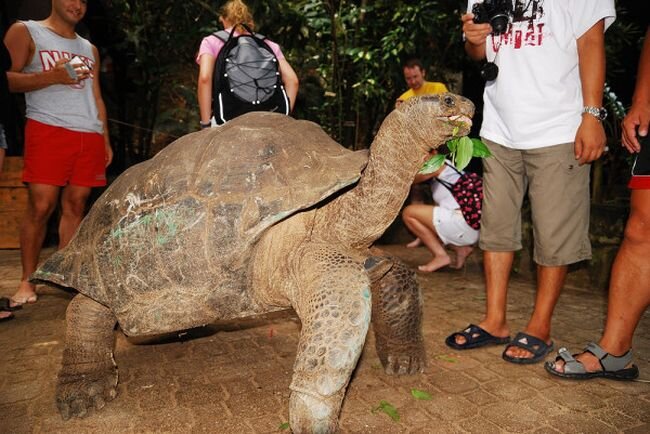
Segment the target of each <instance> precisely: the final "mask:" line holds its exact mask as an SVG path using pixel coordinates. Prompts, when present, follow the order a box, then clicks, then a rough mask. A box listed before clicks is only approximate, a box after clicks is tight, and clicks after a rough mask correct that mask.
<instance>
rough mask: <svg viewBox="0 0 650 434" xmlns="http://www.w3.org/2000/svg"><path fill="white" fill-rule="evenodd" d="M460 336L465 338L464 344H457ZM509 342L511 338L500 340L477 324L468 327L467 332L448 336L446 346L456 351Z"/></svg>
mask: <svg viewBox="0 0 650 434" xmlns="http://www.w3.org/2000/svg"><path fill="white" fill-rule="evenodd" d="M458 336H462V337H464V338H465V343H464V344H459V343H457V342H456V337H458ZM508 342H510V336H506V337H505V338H500V337H497V336H494V335H491V334H490V333H488V332H486V331H485V330H484V329H482V328H481V327H479V326H477V325H475V324H470V325H468V326H467V328H465V330H462V331H460V332H456V333H452V334H451V335H449V336H447V339H445V344H447V346H448V347H451V348H453V349H455V350H470V349H472V348H480V347H485V346H488V345H503V344H507V343H508Z"/></svg>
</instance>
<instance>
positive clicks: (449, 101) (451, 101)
mask: <svg viewBox="0 0 650 434" xmlns="http://www.w3.org/2000/svg"><path fill="white" fill-rule="evenodd" d="M444 102H445V104H446V105H448V106H449V107H453V106H454V105H456V103H455V101H454V99H453V98H452V97H450V96H446V97H445V99H444Z"/></svg>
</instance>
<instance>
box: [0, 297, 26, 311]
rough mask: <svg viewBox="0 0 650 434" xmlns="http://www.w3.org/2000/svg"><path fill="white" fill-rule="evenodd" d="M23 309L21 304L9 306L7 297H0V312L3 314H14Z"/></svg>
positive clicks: (9, 302) (9, 301)
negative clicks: (3, 312) (2, 311)
mask: <svg viewBox="0 0 650 434" xmlns="http://www.w3.org/2000/svg"><path fill="white" fill-rule="evenodd" d="M22 308H23V305H22V304H17V305H15V306H12V305H11V299H9V298H7V297H0V310H4V311H5V312H15V311H17V310H20V309H22Z"/></svg>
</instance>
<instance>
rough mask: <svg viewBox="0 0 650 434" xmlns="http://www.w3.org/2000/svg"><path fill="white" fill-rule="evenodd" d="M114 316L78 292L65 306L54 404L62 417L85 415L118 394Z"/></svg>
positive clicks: (65, 418)
mask: <svg viewBox="0 0 650 434" xmlns="http://www.w3.org/2000/svg"><path fill="white" fill-rule="evenodd" d="M116 322H117V321H116V319H115V316H114V315H113V313H112V312H111V311H110V310H109V309H108V308H106V307H105V306H103V305H101V304H99V303H97V302H96V301H94V300H92V299H90V298H88V297H86V296H85V295H82V294H78V295H77V296H75V297H74V298H73V299H72V301H71V302H70V304H69V305H68V309H67V310H66V333H65V349H64V350H63V361H62V366H61V370H60V371H59V376H58V382H57V386H56V405H57V407H58V408H59V412H60V413H61V417H63V419H64V420H67V419H70V417H73V416H76V417H84V416H86V414H87V412H88V410H89V409H90V408H93V407H94V408H95V409H97V410H99V409H101V408H102V407H104V405H105V403H106V401H110V400H112V399H113V398H115V396H116V395H117V365H116V364H115V361H114V359H113V348H114V345H115V336H114V333H113V328H114V327H115V323H116Z"/></svg>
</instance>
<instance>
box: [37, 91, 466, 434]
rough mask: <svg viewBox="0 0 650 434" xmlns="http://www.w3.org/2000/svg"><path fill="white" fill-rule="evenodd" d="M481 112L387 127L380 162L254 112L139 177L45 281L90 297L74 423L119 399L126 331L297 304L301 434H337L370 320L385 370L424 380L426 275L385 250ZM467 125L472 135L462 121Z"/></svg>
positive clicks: (181, 143) (57, 260)
mask: <svg viewBox="0 0 650 434" xmlns="http://www.w3.org/2000/svg"><path fill="white" fill-rule="evenodd" d="M473 110H474V108H473V105H472V104H471V102H469V101H468V100H466V99H464V98H462V97H458V96H456V95H452V94H441V95H436V96H430V97H422V98H413V99H411V100H409V101H407V102H405V103H404V104H402V105H401V106H400V107H399V108H398V109H396V110H395V111H394V112H393V113H391V114H390V115H389V116H388V117H387V118H386V120H385V121H384V123H383V124H382V127H381V129H380V131H379V133H378V135H377V137H376V139H375V141H374V142H373V145H372V147H371V152H370V157H369V158H367V157H366V155H365V154H364V153H359V152H356V153H353V152H350V151H347V150H345V149H343V148H341V147H340V146H339V145H337V144H336V143H335V142H333V141H331V139H329V138H328V137H327V136H326V134H325V133H324V132H322V130H320V129H319V128H318V127H317V126H316V125H315V124H311V123H308V122H304V121H295V120H292V119H290V118H287V117H285V116H282V115H277V114H272V113H251V114H248V115H244V116H241V117H240V118H237V119H235V120H233V121H231V122H229V123H228V124H226V125H225V126H224V127H221V128H217V129H213V130H211V131H203V132H199V133H194V134H191V135H188V136H185V137H183V138H181V139H179V140H178V141H177V142H175V143H174V144H172V145H170V146H169V147H168V148H166V149H165V150H163V151H162V152H161V153H160V154H159V155H157V156H156V157H154V158H153V159H152V160H150V161H149V162H146V163H143V164H141V165H138V166H135V167H133V168H131V169H129V170H128V171H127V172H125V173H124V174H123V175H122V176H120V178H118V179H117V180H116V181H115V182H114V183H113V184H112V185H111V187H110V188H109V189H108V190H107V191H106V192H105V193H104V195H102V197H101V198H100V199H99V200H98V201H97V202H96V204H95V205H94V206H93V209H92V210H91V211H90V213H89V215H88V216H87V217H86V219H85V220H84V222H83V223H82V225H81V227H80V229H79V231H78V233H77V235H76V236H75V238H74V239H73V240H72V242H71V243H70V244H69V245H68V247H67V248H65V249H63V250H61V251H60V252H57V253H56V254H55V255H53V256H52V257H51V258H50V259H49V260H48V261H47V262H46V263H45V264H44V265H43V266H42V267H41V268H40V269H39V270H38V271H37V272H36V273H35V274H34V276H33V278H34V279H35V280H39V281H46V282H52V283H55V284H59V285H64V286H68V287H73V288H75V289H77V290H78V291H79V292H80V294H79V295H77V296H76V297H75V298H74V299H73V301H72V302H71V304H70V307H69V308H68V311H67V331H66V347H65V351H64V356H63V363H62V368H61V371H60V373H59V382H58V386H57V405H58V408H59V411H60V412H61V415H62V416H63V418H64V419H68V418H70V417H84V416H86V415H87V414H88V413H89V410H90V409H92V408H95V409H101V408H102V407H103V406H104V405H105V404H106V402H107V401H109V400H111V399H113V398H114V397H115V396H116V391H117V389H116V385H117V367H116V364H115V362H114V360H113V350H114V336H113V328H114V326H115V324H116V323H118V322H119V324H120V327H121V329H122V330H124V332H125V333H127V334H129V335H134V336H137V335H146V334H152V333H162V332H167V331H174V330H181V329H185V328H189V327H196V326H200V325H203V324H206V323H209V322H211V321H214V320H218V319H232V318H242V317H245V316H247V315H251V314H259V313H264V312H270V311H274V310H280V309H286V308H287V307H292V308H293V309H294V310H295V311H296V313H297V314H298V316H299V317H300V320H301V322H302V330H301V336H300V341H299V345H298V351H297V356H296V361H295V364H294V373H293V378H292V382H291V386H290V388H291V391H292V392H291V398H290V403H289V410H290V425H291V429H292V431H293V432H296V433H303V432H304V433H312V432H313V433H330V432H335V431H337V429H338V414H339V411H340V407H341V402H342V400H343V397H344V396H345V390H346V388H347V385H348V382H349V380H350V375H351V373H352V370H353V369H354V367H355V366H356V364H357V361H358V359H359V356H360V354H361V350H362V348H363V344H364V342H365V338H366V333H367V330H368V327H369V325H370V322H371V320H372V323H373V328H374V331H375V335H376V347H377V354H378V356H379V359H380V360H381V363H382V364H383V366H384V369H385V371H386V373H388V374H392V375H404V374H414V373H418V372H422V370H423V369H424V367H425V363H426V361H425V352H424V344H423V339H422V332H421V318H422V303H421V295H420V290H419V288H418V285H417V283H416V280H415V275H414V273H413V272H412V271H410V270H409V269H408V268H407V267H406V266H405V265H404V264H402V263H401V262H400V261H399V260H397V259H396V258H394V257H390V256H388V255H386V254H385V253H383V252H382V251H381V250H379V249H377V248H375V247H372V244H373V243H374V242H375V241H376V240H377V238H379V236H381V234H382V233H383V232H384V230H385V229H386V228H387V227H388V226H389V225H390V223H391V222H392V221H393V220H394V219H395V217H396V216H397V214H398V213H399V211H400V209H401V206H402V204H403V202H404V200H405V199H406V196H407V194H408V191H409V187H410V185H411V182H412V180H413V178H414V177H415V174H416V173H417V171H418V169H419V168H420V167H421V165H422V163H423V161H424V160H425V159H426V157H427V156H428V154H429V151H430V150H431V149H432V148H435V147H437V146H439V145H440V144H442V143H444V142H445V141H446V140H448V139H449V138H450V137H451V136H452V134H453V131H454V128H456V129H458V134H461V135H462V134H466V133H467V132H468V128H469V119H468V118H469V117H471V116H472V114H473ZM459 115H463V116H465V117H466V118H465V120H466V121H467V123H458V122H456V121H450V119H449V118H450V117H457V116H459ZM452 119H454V118H452ZM366 162H367V165H365V164H366ZM364 165H365V169H364Z"/></svg>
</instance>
